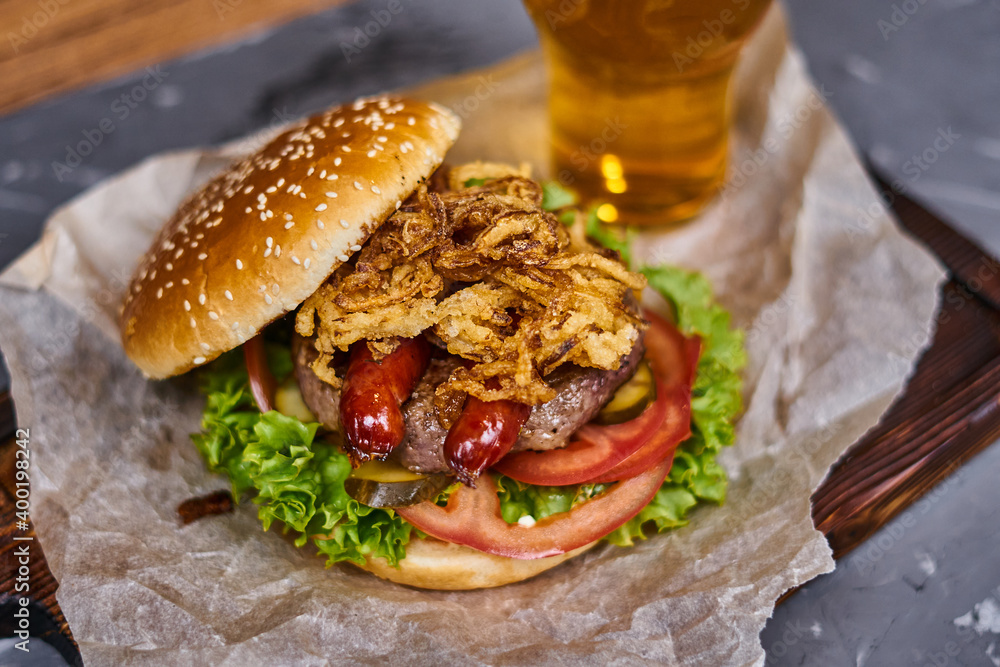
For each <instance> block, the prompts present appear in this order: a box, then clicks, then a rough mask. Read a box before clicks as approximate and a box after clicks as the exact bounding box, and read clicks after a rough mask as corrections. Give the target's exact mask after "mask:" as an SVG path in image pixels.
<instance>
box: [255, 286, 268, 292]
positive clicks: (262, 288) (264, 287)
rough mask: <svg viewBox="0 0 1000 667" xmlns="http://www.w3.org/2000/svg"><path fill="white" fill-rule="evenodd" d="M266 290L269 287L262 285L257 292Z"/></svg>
mask: <svg viewBox="0 0 1000 667" xmlns="http://www.w3.org/2000/svg"><path fill="white" fill-rule="evenodd" d="M266 289H267V285H261V286H260V287H258V288H257V291H258V292H263V291H264V290H266Z"/></svg>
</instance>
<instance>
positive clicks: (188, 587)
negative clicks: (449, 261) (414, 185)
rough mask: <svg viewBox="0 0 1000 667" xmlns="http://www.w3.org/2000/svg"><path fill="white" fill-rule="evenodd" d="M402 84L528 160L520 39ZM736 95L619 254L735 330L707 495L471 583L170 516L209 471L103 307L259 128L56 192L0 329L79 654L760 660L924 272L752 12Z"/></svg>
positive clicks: (900, 373) (918, 319)
mask: <svg viewBox="0 0 1000 667" xmlns="http://www.w3.org/2000/svg"><path fill="white" fill-rule="evenodd" d="M417 94H420V95H423V96H425V97H428V98H431V99H436V100H438V101H441V102H444V103H446V104H449V105H451V106H452V107H453V108H455V109H456V110H457V111H458V112H459V113H460V114H461V115H462V116H463V117H464V120H465V129H464V132H463V134H462V138H461V139H460V141H459V143H458V145H457V146H456V147H455V149H454V150H453V152H452V153H451V155H450V158H449V159H450V160H451V161H454V162H458V161H461V160H465V159H474V158H485V159H503V160H509V161H515V162H517V161H521V160H527V161H529V162H533V163H534V164H535V165H543V164H544V162H545V145H546V144H545V120H544V104H543V98H544V74H543V69H542V63H541V60H540V56H539V55H538V54H537V53H530V54H527V55H524V56H522V57H519V58H516V59H514V60H513V61H510V62H508V63H505V64H502V65H500V66H498V67H495V68H493V69H491V70H489V71H485V72H476V73H473V74H470V75H465V76H460V77H457V78H454V79H449V80H445V81H439V82H436V83H433V84H430V85H428V86H425V87H424V88H422V89H421V90H419V91H417ZM735 99H736V124H735V128H734V132H733V150H732V154H733V160H732V169H731V176H730V181H729V184H728V185H727V187H726V189H725V190H724V191H723V193H722V196H721V197H720V199H719V200H718V201H717V202H716V203H715V204H714V205H713V206H712V207H711V208H710V209H709V210H707V211H706V212H705V213H704V214H703V215H702V216H701V217H700V219H699V220H697V221H696V222H694V223H692V224H690V225H688V226H686V227H684V228H682V229H679V230H675V231H661V232H655V233H646V234H644V236H643V237H642V238H641V239H640V240H639V242H638V243H637V248H638V250H639V254H640V258H641V259H644V260H646V261H669V262H675V263H678V264H682V265H685V266H689V267H693V268H697V269H700V270H702V271H704V272H705V273H706V274H707V275H708V276H709V277H710V278H711V279H712V281H713V283H714V285H715V288H716V290H717V292H718V296H719V298H720V300H721V301H722V302H723V303H724V304H725V305H726V306H727V307H728V308H730V309H731V310H732V312H733V313H734V316H735V320H736V323H737V324H739V325H740V326H742V327H745V328H746V330H747V341H748V349H749V357H750V362H749V366H748V368H747V370H746V402H747V409H746V413H745V414H744V416H743V418H742V420H741V422H740V424H739V429H738V437H737V445H736V446H735V447H733V448H731V449H729V450H727V451H726V452H725V453H724V455H723V456H722V462H723V464H724V465H725V467H726V469H727V470H728V471H729V473H730V475H731V477H732V483H731V487H730V491H729V497H728V499H727V501H726V503H725V504H724V505H723V506H721V507H702V508H699V509H697V510H696V511H695V512H694V513H693V516H692V521H691V524H690V525H689V526H688V527H685V528H682V529H679V530H676V531H674V532H672V533H669V534H665V535H657V536H653V537H651V538H650V539H649V540H648V541H646V542H643V543H641V544H639V545H637V546H636V547H634V548H631V549H619V548H615V547H609V546H604V547H600V548H598V549H595V550H593V551H591V552H589V553H587V554H586V555H584V556H582V557H580V558H577V559H574V560H573V561H571V562H569V563H568V564H565V565H563V566H560V567H558V568H556V569H554V570H552V571H550V572H548V573H546V574H544V575H542V576H540V577H538V578H536V579H533V580H530V581H527V582H522V583H519V584H515V585H512V586H508V587H504V588H500V589H494V590H487V591H473V592H453V593H445V592H429V591H419V590H414V589H410V588H406V587H401V586H397V585H394V584H391V583H387V582H383V581H381V580H378V579H376V578H374V577H372V576H370V575H368V574H366V573H363V572H361V571H359V570H356V569H354V568H352V567H350V566H347V565H344V566H338V567H335V568H333V569H329V570H328V569H325V568H324V565H323V561H322V560H321V559H319V558H317V557H315V556H313V555H311V554H310V553H308V552H307V551H306V550H300V549H296V548H294V547H293V546H292V545H291V544H290V543H289V541H288V540H287V539H286V538H283V537H282V536H281V535H280V534H279V533H278V532H277V531H272V532H270V533H263V532H262V531H261V530H260V527H259V524H258V522H257V520H256V518H255V512H254V508H253V506H252V505H250V504H245V505H243V506H241V507H240V508H238V510H237V511H236V512H235V513H234V514H232V515H226V516H222V517H216V518H211V519H206V520H202V521H198V522H195V523H193V524H191V525H188V526H182V525H181V524H180V522H179V519H178V517H177V515H176V511H175V508H176V507H177V505H178V503H180V502H181V501H183V500H185V499H187V498H190V497H192V496H195V495H200V494H203V493H206V492H209V491H212V490H216V489H219V488H224V487H225V486H226V483H225V482H224V481H223V480H222V479H220V478H218V477H214V476H212V475H209V474H208V473H207V472H205V469H204V466H203V464H202V462H201V461H200V459H199V457H198V455H197V453H196V452H195V449H194V447H193V446H192V445H191V443H190V442H189V439H188V434H189V433H191V432H193V431H196V430H197V427H198V417H199V414H200V412H201V408H202V403H201V398H200V397H199V396H198V395H197V393H196V391H195V389H194V386H193V382H192V381H191V379H189V378H180V379H177V380H174V381H169V382H148V381H146V380H144V379H143V378H142V377H141V375H140V374H139V372H138V371H137V370H136V369H135V368H134V367H132V366H131V364H130V363H129V362H128V361H127V359H126V358H125V357H124V355H123V353H122V350H121V348H120V345H119V343H118V338H117V327H116V325H115V313H116V310H117V305H118V303H119V301H120V298H121V296H122V292H123V290H124V288H125V285H126V284H127V282H128V278H129V276H130V274H131V270H132V267H133V265H134V263H135V262H136V259H137V257H138V256H139V254H140V253H141V252H142V251H143V250H144V249H145V248H146V246H147V244H148V242H149V241H150V238H151V236H152V235H153V233H154V232H155V231H156V230H157V229H158V227H159V226H160V225H161V224H162V223H163V221H164V220H165V219H166V218H167V217H168V215H169V214H170V212H172V210H173V209H174V207H175V206H176V205H177V204H178V203H179V201H180V200H181V199H182V197H183V196H184V195H185V194H186V193H187V192H189V191H191V190H192V189H193V188H195V187H196V186H197V185H199V184H200V183H202V182H203V181H204V180H205V179H206V178H207V177H208V176H209V175H210V174H211V173H212V172H214V171H215V170H217V169H219V168H221V167H222V166H223V165H224V164H225V163H226V162H227V161H228V160H229V159H230V158H231V157H232V156H234V155H239V154H241V153H243V152H245V151H246V150H249V149H253V148H255V147H256V146H259V145H260V142H261V141H262V139H261V138H259V137H258V138H252V139H249V140H247V141H245V142H243V143H241V144H239V145H236V146H230V147H227V148H224V149H220V150H191V151H184V152H178V153H173V154H168V155H161V156H155V157H152V158H150V159H149V160H147V161H146V162H144V163H142V164H140V165H138V166H137V167H135V168H133V169H131V170H129V171H127V172H125V173H123V174H121V175H120V176H118V177H117V178H114V179H111V180H109V181H107V182H104V183H102V184H100V185H98V186H97V187H96V188H94V189H93V190H91V191H89V192H87V193H85V194H84V195H82V196H81V197H79V198H77V199H76V200H75V201H73V202H71V203H70V204H68V205H67V206H65V207H64V208H62V209H61V210H59V211H57V212H56V213H55V214H54V215H53V216H52V218H51V219H50V220H49V222H48V226H47V228H46V231H45V234H44V236H43V238H42V240H41V241H40V242H39V243H38V245H36V246H35V247H34V248H32V249H31V250H30V251H28V253H27V254H26V255H25V256H23V257H22V258H21V259H20V260H19V261H18V262H17V263H16V264H15V265H13V266H12V267H11V268H10V269H8V270H7V271H6V272H5V273H4V274H3V275H2V276H0V283H2V285H3V286H0V346H2V350H3V352H4V354H5V356H6V360H7V363H8V365H9V367H10V371H11V375H12V379H13V393H14V399H15V402H16V405H17V410H18V419H19V423H20V424H21V425H23V426H27V427H30V428H31V434H32V447H33V449H34V452H33V454H32V459H31V460H32V502H33V507H32V517H33V519H34V521H35V526H36V528H37V531H38V535H39V538H40V540H41V543H42V545H43V546H44V549H45V553H46V555H47V557H48V561H49V565H50V567H51V569H52V571H53V573H54V574H55V576H56V578H57V579H58V580H59V582H60V588H59V592H58V600H59V603H60V604H61V606H62V609H63V612H64V613H65V615H66V618H67V619H68V621H69V623H70V627H71V628H72V630H73V632H74V635H75V637H76V639H77V641H78V642H79V644H80V650H81V652H82V654H83V657H84V659H85V661H86V662H87V663H89V664H138V663H155V664H159V665H165V664H225V665H244V664H290V663H300V664H325V663H331V662H333V663H337V662H342V661H349V662H352V663H362V664H367V663H375V662H378V663H383V662H387V661H390V660H391V661H393V662H396V663H399V664H430V663H433V664H442V665H443V664H469V663H472V664H568V663H572V664H592V665H608V664H640V663H646V662H660V663H667V664H670V663H677V664H699V665H700V664H713V665H746V664H763V662H764V652H763V649H762V648H761V645H760V641H759V639H758V634H759V632H760V630H761V629H762V628H763V626H764V623H765V621H766V619H767V618H768V616H769V615H770V613H771V611H772V609H773V605H774V602H775V600H776V599H777V598H778V597H779V596H780V595H781V594H782V593H783V592H784V591H786V590H787V589H789V588H791V587H793V586H797V585H799V584H802V583H803V582H805V581H808V580H809V579H811V578H812V577H815V576H817V575H818V574H821V573H823V572H828V571H830V570H831V569H832V568H833V566H834V562H833V560H832V558H831V556H830V550H829V548H828V546H827V544H826V542H825V540H824V538H823V536H822V535H821V534H820V533H819V532H817V531H816V530H815V529H814V528H813V525H812V521H811V518H810V511H809V510H810V502H809V497H810V493H811V491H812V490H813V489H814V488H815V487H816V486H817V485H818V484H819V482H820V481H821V480H822V479H823V477H824V476H825V475H826V473H827V471H828V470H829V468H830V466H831V465H832V464H833V463H834V461H835V460H836V459H837V458H838V456H840V455H841V454H842V453H843V452H844V451H845V449H846V448H847V447H848V446H849V445H850V444H851V443H853V442H854V441H855V440H856V439H857V438H858V437H860V436H861V435H862V434H863V433H864V432H865V431H866V430H867V429H869V428H870V427H871V426H872V425H874V424H875V423H876V422H877V420H878V418H879V416H880V415H881V414H882V413H883V412H884V411H885V410H886V409H887V407H888V406H889V404H890V402H891V401H892V399H893V397H895V396H896V395H897V394H898V393H899V392H900V390H901V389H902V387H903V385H904V382H905V380H906V377H907V376H908V374H909V373H910V372H911V371H912V368H913V365H914V363H915V360H916V358H917V357H918V356H919V353H920V351H921V350H922V349H923V348H924V347H925V346H926V345H927V343H928V342H929V340H930V337H931V334H932V327H933V316H934V313H935V310H936V307H937V287H938V285H939V283H940V282H941V280H942V279H943V276H944V274H943V271H942V268H941V267H940V266H939V264H938V263H937V262H936V261H935V260H934V259H933V258H932V256H931V255H930V254H929V253H928V252H927V251H925V250H924V249H923V248H922V247H920V246H919V245H917V244H916V243H915V242H913V241H912V240H910V239H909V238H908V237H906V236H905V235H903V234H902V233H901V232H900V230H899V228H898V227H897V225H896V224H895V223H894V221H893V220H892V219H891V218H890V217H888V216H887V215H884V214H883V215H875V216H872V215H871V212H872V211H873V210H877V209H878V206H877V205H875V204H876V202H877V201H878V200H877V195H876V193H875V191H874V190H873V188H872V186H871V185H870V184H869V183H868V181H867V180H866V177H865V175H864V172H863V169H862V167H861V165H860V164H859V161H858V159H857V156H856V155H855V154H854V153H853V151H852V149H851V146H850V143H849V141H848V140H847V137H846V136H845V134H844V132H843V131H842V129H841V128H840V127H839V126H838V124H837V123H836V121H835V120H834V118H833V117H832V116H831V115H830V113H829V111H828V110H827V108H826V107H825V105H824V103H823V95H822V93H821V92H820V91H816V90H815V89H814V88H813V87H812V86H811V84H810V82H809V79H808V76H807V75H806V72H805V68H804V65H803V60H802V57H801V55H800V54H799V53H798V52H797V51H796V50H795V49H794V48H792V47H790V46H789V45H788V40H787V36H786V32H785V26H784V20H783V17H782V15H781V13H780V10H779V9H778V8H775V9H774V10H773V11H772V12H771V13H770V14H769V16H768V17H767V19H766V20H765V22H764V24H763V25H762V26H761V28H760V30H759V31H758V33H757V34H756V35H755V37H754V38H753V40H752V41H751V43H750V45H749V46H748V48H747V52H746V54H745V57H744V59H743V61H742V63H741V66H740V69H739V73H738V78H737V83H736V98H735ZM873 205H874V206H873ZM39 287H40V288H41V289H37V288H39Z"/></svg>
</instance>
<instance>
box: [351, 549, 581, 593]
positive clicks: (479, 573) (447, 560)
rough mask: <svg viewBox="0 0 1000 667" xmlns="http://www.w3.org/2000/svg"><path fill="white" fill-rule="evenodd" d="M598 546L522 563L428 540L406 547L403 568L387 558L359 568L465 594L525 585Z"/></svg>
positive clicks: (513, 559) (383, 577)
mask: <svg viewBox="0 0 1000 667" xmlns="http://www.w3.org/2000/svg"><path fill="white" fill-rule="evenodd" d="M595 544H597V542H591V543H590V544H585V545H584V546H582V547H580V548H578V549H574V550H573V551H568V552H566V553H564V554H560V555H558V556H550V557H548V558H536V559H534V560H518V559H516V558H505V557H503V556H494V555H493V554H488V553H483V552H482V551H476V550H475V549H470V548H469V547H463V546H460V545H458V544H451V543H449V542H442V541H440V540H435V539H433V538H424V539H414V540H411V541H410V543H409V544H407V545H406V558H404V559H402V560H401V561H399V568H395V567H393V566H392V565H389V562H388V561H386V559H384V558H372V557H369V558H368V559H367V560H366V562H365V564H364V565H359V566H358V567H360V568H361V569H363V570H368V571H369V572H371V573H372V574H374V575H376V576H378V577H381V578H382V579H388V580H389V581H394V582H396V583H397V584H406V585H407V586H416V587H417V588H430V589H434V590H440V591H465V590H471V589H474V588H493V587H494V586H503V585H504V584H512V583H514V582H516V581H524V580H525V579H529V578H531V577H533V576H535V575H536V574H541V573H542V572H545V571H546V570H549V569H551V568H553V567H555V566H556V565H559V564H560V563H562V562H563V561H567V560H569V559H570V558H572V557H573V556H577V555H579V554H582V553H583V552H584V551H587V550H588V549H590V548H591V547H593V546H594V545H595Z"/></svg>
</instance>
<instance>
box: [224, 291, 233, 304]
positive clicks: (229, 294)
mask: <svg viewBox="0 0 1000 667" xmlns="http://www.w3.org/2000/svg"><path fill="white" fill-rule="evenodd" d="M226 298H227V299H229V300H230V301H232V300H233V293H232V292H230V291H229V290H226Z"/></svg>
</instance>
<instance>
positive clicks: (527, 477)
mask: <svg viewBox="0 0 1000 667" xmlns="http://www.w3.org/2000/svg"><path fill="white" fill-rule="evenodd" d="M645 315H646V318H647V319H648V320H649V321H650V323H651V326H650V328H649V330H648V331H647V332H646V340H645V342H646V355H647V357H648V358H649V360H650V362H651V364H652V366H653V373H654V375H655V376H656V401H654V402H653V403H652V404H651V405H650V406H649V407H647V408H646V409H645V410H644V411H643V412H642V414H640V415H639V416H638V417H636V418H635V419H633V420H631V421H627V422H625V423H623V424H615V425H613V426H597V425H594V424H587V425H586V426H584V427H583V428H581V429H580V430H579V431H577V432H576V435H575V438H576V439H575V440H573V441H572V442H570V443H569V444H568V445H567V446H566V447H563V448H562V449H553V450H550V451H547V452H534V451H523V452H517V453H514V454H509V455H507V456H506V457H504V458H503V459H502V460H501V461H500V462H499V463H497V464H496V465H495V466H494V467H493V469H494V470H496V471H497V472H500V473H502V474H504V475H507V476H508V477H511V478H512V479H516V480H518V481H519V482H524V483H526V484H536V485H539V486H566V485H570V484H582V483H585V482H591V481H594V480H596V479H602V480H603V479H607V478H608V477H607V476H608V474H609V473H610V472H611V471H612V470H615V469H616V467H617V466H618V465H619V464H623V465H624V462H625V461H626V460H628V459H630V458H631V457H632V456H634V455H635V454H636V453H637V452H639V451H640V450H643V451H644V452H645V453H644V454H643V456H642V459H641V461H642V463H644V465H643V468H638V467H637V465H636V464H635V462H632V463H630V464H629V466H628V468H627V470H628V471H630V472H631V471H635V470H637V469H638V470H640V471H641V470H642V469H644V468H647V467H649V466H650V465H652V464H653V463H655V462H656V461H658V460H660V459H655V460H650V456H651V455H650V452H654V451H655V452H663V453H664V456H665V455H666V451H667V446H668V445H669V443H670V442H672V443H673V444H674V446H676V445H677V444H678V443H680V442H681V441H683V440H684V439H685V438H687V437H688V436H689V435H690V416H691V384H692V381H693V379H694V372H695V367H696V366H697V363H698V354H699V352H700V349H701V343H700V341H699V340H698V339H697V338H690V339H689V338H685V337H684V335H683V334H681V333H680V332H679V331H678V330H677V329H676V328H675V327H674V326H673V325H672V324H670V323H669V322H667V321H666V320H664V319H663V318H662V317H660V316H658V315H656V314H654V313H651V312H646V313H645ZM654 436H655V437H654ZM653 440H655V441H656V442H655V443H653V442H651V441H653ZM647 443H648V444H650V447H649V448H648V449H645V446H646V445H647ZM665 443H667V444H665ZM636 461H639V459H636ZM614 474H615V477H614V479H623V478H624V477H625V476H624V475H622V474H621V473H620V471H617V470H616V471H615V473H614ZM632 474H637V473H635V472H633V473H632Z"/></svg>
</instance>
